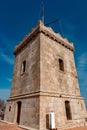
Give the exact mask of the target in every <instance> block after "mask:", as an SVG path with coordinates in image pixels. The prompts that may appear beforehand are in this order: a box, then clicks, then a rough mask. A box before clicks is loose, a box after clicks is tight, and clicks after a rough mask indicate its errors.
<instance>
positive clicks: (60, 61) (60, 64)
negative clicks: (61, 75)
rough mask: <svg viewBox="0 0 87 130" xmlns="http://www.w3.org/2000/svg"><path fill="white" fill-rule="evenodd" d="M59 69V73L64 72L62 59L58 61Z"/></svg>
mask: <svg viewBox="0 0 87 130" xmlns="http://www.w3.org/2000/svg"><path fill="white" fill-rule="evenodd" d="M59 69H60V70H61V71H64V62H63V60H62V59H59Z"/></svg>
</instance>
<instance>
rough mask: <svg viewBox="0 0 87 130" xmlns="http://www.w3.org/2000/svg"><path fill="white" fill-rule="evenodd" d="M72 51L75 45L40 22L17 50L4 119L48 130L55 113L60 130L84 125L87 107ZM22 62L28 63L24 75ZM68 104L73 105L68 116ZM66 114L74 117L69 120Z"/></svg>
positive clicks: (57, 126)
mask: <svg viewBox="0 0 87 130" xmlns="http://www.w3.org/2000/svg"><path fill="white" fill-rule="evenodd" d="M73 51H74V47H73V44H71V43H69V42H68V41H67V40H66V39H63V38H62V37H61V36H60V35H58V34H56V33H54V32H53V31H52V29H50V28H47V27H45V26H44V25H43V24H42V23H41V22H40V23H39V24H38V25H37V27H36V28H35V29H34V30H33V31H32V32H31V33H30V34H29V35H28V36H27V37H26V38H25V39H24V40H23V42H21V43H20V44H19V45H18V46H17V47H16V49H15V52H14V54H15V65H14V74H13V82H12V89H11V95H10V98H9V99H8V101H7V105H6V114H5V120H7V121H9V122H13V123H18V124H20V125H25V126H29V127H31V128H36V129H40V130H45V129H48V128H49V127H50V126H48V125H49V121H48V120H49V119H48V118H49V113H50V112H51V111H54V113H55V124H56V128H58V129H63V128H69V127H72V126H76V125H77V123H78V126H79V125H83V124H84V123H85V118H86V108H85V104H84V100H83V98H82V97H81V96H80V90H79V85H78V78H77V73H76V67H75V63H74V56H73ZM59 59H62V61H63V63H64V71H62V70H60V63H59ZM23 61H26V68H25V69H24V72H22V71H23V68H22V63H23ZM23 67H24V66H23ZM65 102H68V103H69V105H70V106H69V107H68V109H71V111H70V110H69V113H67V112H66V106H65ZM10 106H11V110H10V111H9V107H10ZM20 108H21V109H20ZM18 113H19V114H18ZM67 114H71V117H72V118H71V119H68V118H67ZM19 118H20V119H19Z"/></svg>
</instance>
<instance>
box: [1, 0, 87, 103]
mask: <svg viewBox="0 0 87 130" xmlns="http://www.w3.org/2000/svg"><path fill="white" fill-rule="evenodd" d="M44 6H45V23H48V22H50V21H53V20H55V19H56V18H60V20H61V26H62V33H63V36H64V37H66V38H68V40H69V41H71V42H73V43H74V46H75V53H74V54H75V62H76V67H77V72H78V78H79V84H80V90H81V95H82V96H83V97H84V98H85V101H86V102H87V94H86V93H87V0H44ZM40 19H41V0H0V98H2V99H4V100H6V99H7V98H8V97H9V94H10V89H11V83H12V74H13V67H14V55H13V50H14V47H15V46H16V45H17V44H18V43H19V42H20V41H22V39H23V37H24V36H25V35H27V34H28V33H29V31H30V30H31V29H32V28H33V27H35V26H36V24H37V22H38V21H39V20H40ZM51 27H52V28H53V29H54V31H55V32H57V33H58V32H59V33H61V30H60V25H59V23H58V22H56V23H55V24H53V25H51Z"/></svg>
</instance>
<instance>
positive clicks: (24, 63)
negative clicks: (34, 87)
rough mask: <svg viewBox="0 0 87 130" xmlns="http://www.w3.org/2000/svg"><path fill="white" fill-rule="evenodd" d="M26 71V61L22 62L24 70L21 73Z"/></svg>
mask: <svg viewBox="0 0 87 130" xmlns="http://www.w3.org/2000/svg"><path fill="white" fill-rule="evenodd" d="M25 71H26V61H23V62H22V70H21V73H24V72H25Z"/></svg>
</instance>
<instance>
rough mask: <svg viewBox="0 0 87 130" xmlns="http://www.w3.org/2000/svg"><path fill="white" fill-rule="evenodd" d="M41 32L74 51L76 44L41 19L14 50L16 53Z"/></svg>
mask: <svg viewBox="0 0 87 130" xmlns="http://www.w3.org/2000/svg"><path fill="white" fill-rule="evenodd" d="M39 33H43V34H44V35H46V36H47V37H49V38H50V39H52V40H54V41H56V42H57V43H59V44H61V45H62V46H64V47H66V48H68V49H70V50H71V51H74V46H73V44H72V43H70V42H69V41H68V40H67V39H65V38H62V37H61V35H60V34H57V33H55V32H54V31H53V30H52V29H51V28H48V27H46V26H44V24H43V23H42V22H41V21H40V22H38V25H37V26H36V28H34V29H32V31H31V32H30V33H29V35H27V36H26V37H25V38H24V40H23V41H22V42H21V43H19V44H18V45H17V46H16V47H15V50H14V54H15V55H16V54H17V53H19V52H20V51H21V50H22V49H23V48H25V47H26V46H27V45H28V44H29V42H30V41H31V40H33V39H34V38H35V37H36V36H37V35H38V34H39Z"/></svg>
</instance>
